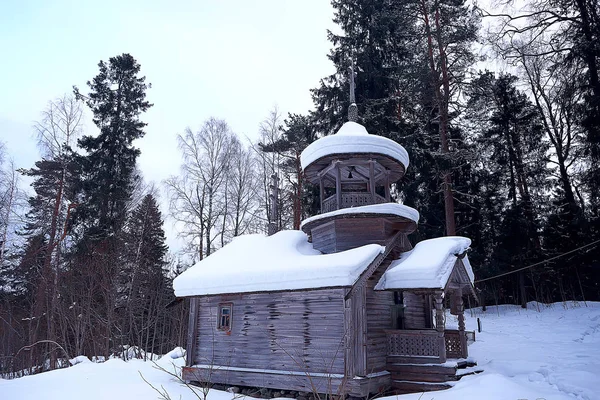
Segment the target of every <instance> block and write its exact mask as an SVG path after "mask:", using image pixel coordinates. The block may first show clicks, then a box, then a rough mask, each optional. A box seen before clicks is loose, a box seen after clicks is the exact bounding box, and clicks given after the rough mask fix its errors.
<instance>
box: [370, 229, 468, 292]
mask: <svg viewBox="0 0 600 400" xmlns="http://www.w3.org/2000/svg"><path fill="white" fill-rule="evenodd" d="M470 245H471V239H469V238H466V237H462V236H445V237H440V238H435V239H429V240H423V241H421V242H419V243H417V245H416V246H415V248H414V249H413V250H411V251H409V252H406V253H403V254H402V255H401V256H400V258H399V259H397V260H394V261H392V263H391V265H390V267H389V268H388V270H387V271H386V272H385V273H384V274H383V276H382V277H381V279H380V280H379V283H378V284H377V286H376V287H375V289H377V290H386V289H443V288H445V287H446V283H448V279H449V278H450V274H451V273H452V269H453V267H454V264H455V262H456V259H457V258H458V255H462V253H464V252H465V251H467V249H468V248H469V246H470ZM462 261H463V264H464V266H465V269H466V270H467V274H468V275H469V279H470V280H471V283H473V281H474V276H473V269H472V268H471V264H470V263H469V259H468V257H467V256H466V255H464V258H463V259H462Z"/></svg>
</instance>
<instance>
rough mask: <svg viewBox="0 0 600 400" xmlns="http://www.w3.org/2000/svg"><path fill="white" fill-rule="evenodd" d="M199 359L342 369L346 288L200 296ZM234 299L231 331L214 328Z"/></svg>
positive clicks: (287, 368) (276, 367)
mask: <svg viewBox="0 0 600 400" xmlns="http://www.w3.org/2000/svg"><path fill="white" fill-rule="evenodd" d="M198 302H199V304H198V309H199V311H198V323H197V331H196V332H197V335H196V338H195V340H196V343H197V347H196V353H195V354H196V355H195V357H194V363H195V364H208V365H219V366H226V367H242V368H251V369H272V370H283V371H308V372H318V373H339V374H343V373H344V289H321V290H312V291H297V292H283V293H282V292H277V293H256V294H244V295H216V296H207V297H200V298H198ZM223 302H231V303H233V311H232V328H231V332H225V331H221V330H218V329H216V324H217V307H218V304H219V303H223Z"/></svg>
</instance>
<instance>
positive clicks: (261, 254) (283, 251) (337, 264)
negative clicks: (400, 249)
mask: <svg viewBox="0 0 600 400" xmlns="http://www.w3.org/2000/svg"><path fill="white" fill-rule="evenodd" d="M383 249H384V248H383V246H380V245H377V244H369V245H366V246H362V247H358V248H356V249H351V250H347V251H343V252H340V253H335V254H322V253H321V252H320V251H318V250H315V249H313V247H312V244H311V243H309V242H308V238H307V236H306V235H305V234H304V233H303V232H300V231H281V232H278V233H276V234H274V235H272V236H263V235H243V236H239V237H237V238H235V239H233V241H232V242H231V243H229V244H228V245H226V246H225V247H223V248H222V249H220V250H218V251H217V252H216V253H214V254H212V255H211V256H209V257H207V258H205V259H204V260H202V261H200V262H198V263H197V264H196V265H194V266H193V267H191V268H190V269H188V270H186V271H184V272H183V273H182V274H181V275H179V276H178V277H177V278H175V280H174V281H173V288H174V289H175V295H176V296H178V297H184V296H201V295H211V294H223V293H248V292H263V291H281V290H295V289H317V288H324V287H342V286H351V285H353V284H354V282H356V280H357V279H358V277H359V276H360V274H361V273H362V272H363V271H364V270H365V269H366V268H367V267H368V265H369V264H370V263H371V261H373V259H375V257H377V255H378V254H379V253H381V252H382V251H383Z"/></svg>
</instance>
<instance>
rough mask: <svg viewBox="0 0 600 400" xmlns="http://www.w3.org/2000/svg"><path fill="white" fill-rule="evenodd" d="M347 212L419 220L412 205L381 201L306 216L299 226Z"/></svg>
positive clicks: (347, 213)
mask: <svg viewBox="0 0 600 400" xmlns="http://www.w3.org/2000/svg"><path fill="white" fill-rule="evenodd" d="M349 214H383V215H396V216H399V217H403V218H407V219H410V220H411V221H414V222H419V212H418V211H417V210H415V209H414V208H412V207H409V206H405V205H404V204H398V203H382V204H372V205H368V206H360V207H349V208H342V209H339V210H335V211H330V212H328V213H325V214H318V215H315V216H313V217H310V218H307V219H305V220H304V221H302V224H301V225H300V228H302V227H303V226H305V225H307V224H309V223H311V222H314V221H318V220H321V219H325V218H331V217H334V216H340V215H349Z"/></svg>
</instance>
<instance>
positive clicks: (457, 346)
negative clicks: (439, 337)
mask: <svg viewBox="0 0 600 400" xmlns="http://www.w3.org/2000/svg"><path fill="white" fill-rule="evenodd" d="M464 334H465V340H464V341H461V340H460V332H459V331H458V330H455V329H446V330H445V331H444V342H445V344H446V357H448V358H466V357H467V349H466V348H465V347H464V346H466V344H467V335H468V334H472V335H473V340H474V337H475V332H464Z"/></svg>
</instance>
